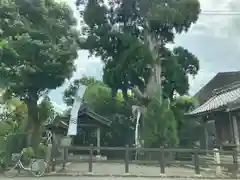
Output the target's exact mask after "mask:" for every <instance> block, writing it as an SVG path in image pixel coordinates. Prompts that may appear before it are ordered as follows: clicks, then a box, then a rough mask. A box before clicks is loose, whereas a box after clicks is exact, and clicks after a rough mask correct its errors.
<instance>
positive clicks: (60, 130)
mask: <svg viewBox="0 0 240 180" xmlns="http://www.w3.org/2000/svg"><path fill="white" fill-rule="evenodd" d="M69 119H70V116H57V117H56V118H55V120H54V122H53V123H52V124H51V125H48V128H49V129H50V130H52V131H53V132H54V133H56V134H58V136H61V137H60V138H63V137H64V136H66V135H67V131H68V122H69ZM77 121H78V122H77V124H78V126H77V128H78V129H77V132H78V133H79V132H80V133H81V134H82V132H81V131H83V132H84V131H85V130H86V129H87V128H91V129H95V132H96V146H97V147H100V146H101V129H103V128H107V127H109V126H110V125H111V121H110V120H108V119H106V118H104V117H103V116H101V115H99V114H98V113H96V112H94V111H92V110H91V109H90V108H89V107H88V106H87V103H83V104H82V105H81V107H80V109H79V111H78V119H77ZM76 137H77V136H76ZM74 138H75V137H73V140H74ZM58 139H59V138H58ZM59 143H60V142H58V144H59ZM97 153H98V154H99V153H100V151H97Z"/></svg>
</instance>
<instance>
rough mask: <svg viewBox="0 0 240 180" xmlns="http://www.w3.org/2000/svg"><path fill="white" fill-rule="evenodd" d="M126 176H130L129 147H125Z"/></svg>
mask: <svg viewBox="0 0 240 180" xmlns="http://www.w3.org/2000/svg"><path fill="white" fill-rule="evenodd" d="M125 174H129V146H128V145H126V147H125Z"/></svg>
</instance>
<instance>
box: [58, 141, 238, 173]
mask: <svg viewBox="0 0 240 180" xmlns="http://www.w3.org/2000/svg"><path fill="white" fill-rule="evenodd" d="M61 148H62V149H63V156H62V158H61V159H60V162H61V163H62V170H66V164H67V163H69V162H72V163H77V162H78V163H85V164H87V165H88V173H93V170H94V167H93V165H94V164H95V163H100V164H101V163H108V164H109V163H120V164H124V170H123V171H124V174H125V175H127V174H129V173H131V172H130V166H131V165H133V164H135V165H144V166H151V167H152V166H155V167H157V168H158V170H159V171H158V173H159V176H161V175H164V174H166V169H168V168H171V167H176V166H177V167H188V168H190V169H192V170H191V171H192V172H193V174H195V175H200V174H203V173H205V170H202V169H203V168H206V167H211V168H212V171H213V174H215V175H220V174H221V175H222V174H225V175H230V176H233V177H237V176H238V170H239V168H238V165H239V160H240V158H238V154H239V152H238V151H237V150H232V151H219V150H217V149H215V150H212V151H206V150H202V149H199V148H194V149H168V148H164V147H160V148H135V147H129V146H126V147H94V146H93V145H90V146H89V147H75V146H70V147H61ZM68 151H75V152H77V151H84V152H88V155H87V158H85V159H84V158H83V159H81V158H79V155H72V156H71V155H69V154H68ZM107 151H118V152H121V154H123V155H124V156H123V158H121V159H101V158H99V159H98V158H97V156H95V155H97V153H99V152H101V156H104V154H107V153H106V152H107ZM136 152H137V154H138V155H137V156H136ZM183 156H187V157H183ZM224 156H227V157H228V161H223V162H221V161H220V159H221V157H224ZM176 157H178V158H179V157H181V158H180V159H184V160H177V159H176ZM204 157H212V161H209V160H208V161H205V160H204ZM229 158H230V159H229ZM179 173H180V174H181V173H183V174H184V172H179ZM175 174H176V173H175ZM205 174H206V173H205ZM186 176H187V175H186Z"/></svg>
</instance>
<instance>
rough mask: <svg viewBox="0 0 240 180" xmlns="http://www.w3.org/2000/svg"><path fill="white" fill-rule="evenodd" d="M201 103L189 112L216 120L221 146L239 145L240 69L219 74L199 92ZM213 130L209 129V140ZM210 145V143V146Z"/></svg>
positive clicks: (205, 120)
mask: <svg viewBox="0 0 240 180" xmlns="http://www.w3.org/2000/svg"><path fill="white" fill-rule="evenodd" d="M195 98H197V99H198V101H199V106H198V107H197V108H196V109H194V110H193V111H192V112H189V113H188V114H187V115H188V116H191V117H197V118H199V117H201V118H202V119H203V120H204V122H205V123H207V122H208V121H211V120H213V121H214V124H215V132H211V133H214V134H215V138H216V141H217V144H218V145H220V147H224V146H239V145H240V142H239V139H240V136H239V131H240V71H237V72H224V73H218V74H217V75H216V76H215V77H214V78H213V79H212V80H211V81H209V83H208V84H206V85H205V86H204V87H203V88H202V89H201V90H200V91H199V92H198V93H197V94H196V95H195ZM208 133H209V132H207V131H206V130H205V137H206V143H207V142H208V137H209V135H208ZM206 148H208V146H207V145H206Z"/></svg>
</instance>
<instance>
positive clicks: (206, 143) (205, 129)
mask: <svg viewBox="0 0 240 180" xmlns="http://www.w3.org/2000/svg"><path fill="white" fill-rule="evenodd" d="M207 125H208V122H207V121H206V120H204V136H205V149H206V150H207V151H206V152H207V153H208V142H209V139H208V129H207Z"/></svg>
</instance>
